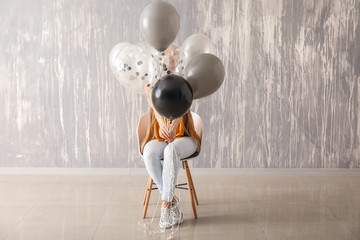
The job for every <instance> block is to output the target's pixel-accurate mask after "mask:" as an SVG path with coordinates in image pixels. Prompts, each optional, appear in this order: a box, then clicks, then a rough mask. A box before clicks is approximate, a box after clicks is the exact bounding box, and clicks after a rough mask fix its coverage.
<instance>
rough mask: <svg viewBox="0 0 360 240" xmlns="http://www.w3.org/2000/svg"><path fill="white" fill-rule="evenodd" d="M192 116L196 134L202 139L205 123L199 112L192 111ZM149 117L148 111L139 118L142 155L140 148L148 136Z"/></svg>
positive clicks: (138, 132)
mask: <svg viewBox="0 0 360 240" xmlns="http://www.w3.org/2000/svg"><path fill="white" fill-rule="evenodd" d="M191 116H192V118H193V121H194V127H195V131H196V134H197V135H198V136H199V137H200V139H202V135H203V124H202V121H201V118H200V116H199V115H198V114H197V113H194V112H191ZM149 118H150V112H147V113H144V114H143V115H142V116H141V117H140V119H139V124H138V129H137V135H138V150H139V153H140V155H142V154H141V151H140V150H141V149H140V148H141V143H142V141H143V140H144V139H145V137H146V131H147V126H148V124H149V121H150V119H149Z"/></svg>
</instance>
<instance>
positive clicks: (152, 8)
mask: <svg viewBox="0 0 360 240" xmlns="http://www.w3.org/2000/svg"><path fill="white" fill-rule="evenodd" d="M179 29H180V17H179V14H178V13H177V11H176V9H175V8H174V6H173V5H171V4H170V3H167V2H162V1H158V2H153V3H150V4H148V5H147V6H146V7H145V8H144V9H143V10H142V12H141V15H140V32H141V34H142V36H143V37H144V38H145V40H146V41H147V42H149V43H150V44H151V45H152V46H153V47H154V48H155V49H156V50H158V51H160V52H162V51H165V50H166V49H167V48H168V47H169V45H170V44H171V43H172V42H173V41H174V40H175V38H176V36H177V34H178V32H179Z"/></svg>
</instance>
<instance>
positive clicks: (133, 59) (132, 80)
mask: <svg viewBox="0 0 360 240" xmlns="http://www.w3.org/2000/svg"><path fill="white" fill-rule="evenodd" d="M109 63H110V68H111V70H112V71H113V73H114V74H115V76H116V78H117V80H118V81H119V83H120V84H121V85H123V86H124V87H126V88H127V89H129V90H132V91H135V92H138V93H143V86H144V83H145V82H150V80H151V79H152V78H153V77H154V75H155V74H156V69H155V65H154V61H153V58H152V57H151V53H150V51H149V49H146V48H144V47H141V46H138V45H133V44H130V43H118V44H116V45H115V46H114V47H113V48H112V50H111V52H110V55H109Z"/></svg>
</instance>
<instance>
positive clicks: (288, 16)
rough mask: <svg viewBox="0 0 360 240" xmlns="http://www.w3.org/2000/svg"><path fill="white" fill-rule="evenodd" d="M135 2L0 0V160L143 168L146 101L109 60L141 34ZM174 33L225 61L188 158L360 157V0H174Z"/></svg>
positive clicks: (322, 162)
mask: <svg viewBox="0 0 360 240" xmlns="http://www.w3.org/2000/svg"><path fill="white" fill-rule="evenodd" d="M147 2H148V1H146V0H143V1H140V0H132V1H126V0H120V1H119V0H107V1H101V0H91V1H81V0H71V1H70V0H64V1H60V0H56V1H50V0H48V1H40V0H32V1H25V0H21V1H20V0H12V1H0V16H1V22H0V52H1V54H0V110H1V111H0V154H1V155H0V166H2V167H10V166H11V167H12V166H14V167H15V166H16V167H26V166H34V167H144V164H143V163H142V160H141V159H140V158H139V157H138V155H137V151H136V147H137V143H136V134H135V129H136V125H137V120H138V118H139V116H140V115H141V113H143V112H145V111H147V109H148V106H147V102H146V100H145V98H144V97H143V96H141V95H137V94H133V93H130V92H128V91H126V90H125V89H124V88H123V87H122V86H120V85H119V84H118V83H117V82H116V80H115V78H114V75H113V74H112V72H111V71H110V69H109V64H108V54H109V52H110V50H111V48H112V46H113V45H115V44H116V43H118V42H123V41H125V42H131V43H139V42H141V41H142V40H143V39H142V38H141V35H140V33H139V28H138V18H139V15H140V12H141V10H142V8H143V7H144V6H145V5H146V4H147ZM171 2H172V3H173V4H174V5H175V6H176V8H177V9H178V12H179V14H180V17H181V30H180V33H179V36H178V42H179V43H182V41H183V40H184V39H185V38H186V37H187V36H189V35H190V34H192V33H204V34H206V35H208V36H209V37H210V38H211V39H212V41H213V43H214V44H215V46H216V51H217V55H218V56H219V57H220V59H222V60H223V62H224V65H225V67H226V72H227V75H226V79H225V82H224V84H223V86H222V87H221V89H220V90H219V91H218V92H216V93H215V94H214V95H212V96H210V97H208V98H205V99H200V100H196V101H195V102H194V105H193V110H194V111H196V112H198V113H199V114H200V115H201V116H202V118H203V122H204V127H205V131H206V132H205V136H204V143H203V153H202V157H200V158H198V159H196V160H194V161H193V166H195V167H264V168H268V167H349V168H355V167H360V145H359V138H360V128H359V127H360V118H359V113H360V89H359V82H360V44H359V43H360V24H359V21H360V1H358V0H356V1H350V0H349V1H346V0H334V1H323V0H319V1H315V0H313V1H310V0H309V1H301V0H296V1H295V0H294V1H286V0H283V1H281V0H279V1H276V0H263V1H259V0H255V1H253V0H244V1H237V0H232V1H220V0H212V1H210V0H199V1H191V0H187V1H184V0H176V1H171Z"/></svg>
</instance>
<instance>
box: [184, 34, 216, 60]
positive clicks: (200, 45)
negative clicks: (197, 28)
mask: <svg viewBox="0 0 360 240" xmlns="http://www.w3.org/2000/svg"><path fill="white" fill-rule="evenodd" d="M182 49H183V51H184V55H185V60H186V63H188V62H189V61H190V60H191V59H192V58H194V57H196V56H197V55H199V54H202V53H211V54H214V52H215V50H214V46H213V44H212V42H211V40H210V39H209V38H208V37H207V36H205V35H204V34H200V33H196V34H193V35H191V36H189V37H188V38H187V39H185V41H184V42H183V44H182Z"/></svg>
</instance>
